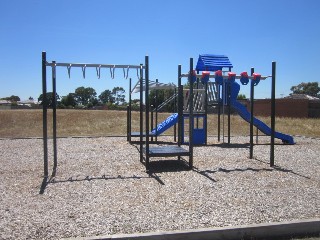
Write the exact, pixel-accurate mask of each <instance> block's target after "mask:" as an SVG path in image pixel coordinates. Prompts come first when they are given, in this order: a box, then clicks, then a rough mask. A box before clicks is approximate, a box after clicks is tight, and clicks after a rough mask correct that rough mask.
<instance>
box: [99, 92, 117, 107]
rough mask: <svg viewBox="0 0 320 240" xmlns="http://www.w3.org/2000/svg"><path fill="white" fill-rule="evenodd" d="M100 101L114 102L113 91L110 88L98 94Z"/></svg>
mask: <svg viewBox="0 0 320 240" xmlns="http://www.w3.org/2000/svg"><path fill="white" fill-rule="evenodd" d="M98 98H99V100H100V102H102V103H104V104H106V103H107V102H110V103H114V97H113V95H112V92H111V91H110V90H108V89H107V90H104V91H103V92H102V93H101V94H100V95H99V96H98Z"/></svg>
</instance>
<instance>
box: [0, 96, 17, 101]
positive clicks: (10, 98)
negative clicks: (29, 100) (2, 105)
mask: <svg viewBox="0 0 320 240" xmlns="http://www.w3.org/2000/svg"><path fill="white" fill-rule="evenodd" d="M1 99H3V100H7V101H10V102H18V101H20V98H19V97H18V96H15V95H11V96H10V97H5V98H1Z"/></svg>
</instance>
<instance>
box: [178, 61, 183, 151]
mask: <svg viewBox="0 0 320 240" xmlns="http://www.w3.org/2000/svg"><path fill="white" fill-rule="evenodd" d="M182 98H183V90H182V85H181V65H178V146H181V144H182V136H183V133H182V124H183V99H182Z"/></svg>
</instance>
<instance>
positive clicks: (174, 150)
mask: <svg viewBox="0 0 320 240" xmlns="http://www.w3.org/2000/svg"><path fill="white" fill-rule="evenodd" d="M143 152H144V153H146V148H144V149H143ZM189 155H190V153H189V151H188V150H186V149H184V148H182V147H179V146H158V147H150V148H149V156H150V157H175V156H178V157H179V156H189Z"/></svg>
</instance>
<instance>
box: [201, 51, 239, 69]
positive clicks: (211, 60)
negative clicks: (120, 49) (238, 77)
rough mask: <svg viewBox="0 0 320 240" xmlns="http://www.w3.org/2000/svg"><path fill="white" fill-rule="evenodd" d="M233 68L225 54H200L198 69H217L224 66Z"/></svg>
mask: <svg viewBox="0 0 320 240" xmlns="http://www.w3.org/2000/svg"><path fill="white" fill-rule="evenodd" d="M224 67H225V68H232V67H233V66H232V64H231V62H230V60H229V58H228V57H227V56H225V55H215V54H201V55H199V58H198V62H197V66H196V70H197V71H217V70H222V68H224Z"/></svg>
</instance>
